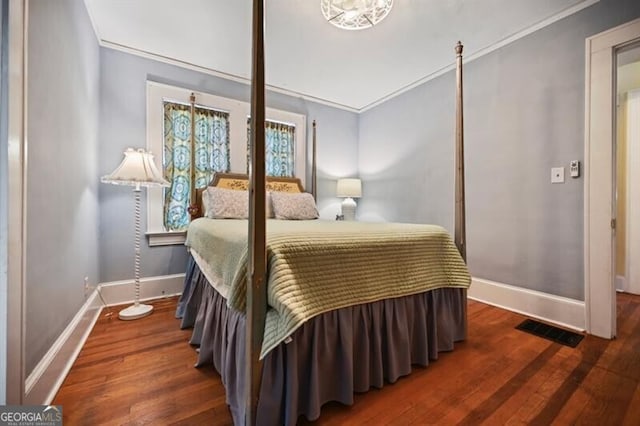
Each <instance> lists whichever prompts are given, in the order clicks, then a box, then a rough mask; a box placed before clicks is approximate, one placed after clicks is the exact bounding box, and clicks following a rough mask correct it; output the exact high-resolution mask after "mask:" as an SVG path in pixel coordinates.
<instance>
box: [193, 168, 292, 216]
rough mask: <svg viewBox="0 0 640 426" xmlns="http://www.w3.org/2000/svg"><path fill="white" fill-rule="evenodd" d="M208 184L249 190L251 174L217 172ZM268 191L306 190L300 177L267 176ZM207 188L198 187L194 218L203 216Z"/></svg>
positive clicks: (290, 191)
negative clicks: (203, 199)
mask: <svg viewBox="0 0 640 426" xmlns="http://www.w3.org/2000/svg"><path fill="white" fill-rule="evenodd" d="M208 186H216V187H218V188H224V189H235V190H238V191H247V190H248V189H249V176H248V175H245V174H241V173H215V174H214V175H213V179H212V180H211V182H210V183H209V185H208ZM266 187H267V191H274V192H275V191H277V192H289V193H300V192H304V188H303V187H302V182H300V179H298V178H289V177H273V176H267V183H266ZM205 189H206V188H200V189H196V203H197V208H198V212H197V213H196V214H194V215H193V218H194V219H195V218H198V217H202V216H203V213H204V208H203V206H202V191H204V190H205Z"/></svg>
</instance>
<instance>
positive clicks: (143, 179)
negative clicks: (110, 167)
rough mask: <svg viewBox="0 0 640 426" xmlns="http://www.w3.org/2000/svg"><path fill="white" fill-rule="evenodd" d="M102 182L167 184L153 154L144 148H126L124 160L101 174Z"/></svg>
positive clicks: (141, 184) (133, 184) (142, 184)
mask: <svg viewBox="0 0 640 426" xmlns="http://www.w3.org/2000/svg"><path fill="white" fill-rule="evenodd" d="M100 180H101V181H102V182H104V183H112V184H114V185H127V186H136V187H139V186H169V182H167V181H166V180H165V179H164V177H163V176H162V173H160V171H159V170H158V168H157V167H156V165H155V163H154V161H153V154H151V153H150V152H147V151H145V150H144V149H137V150H135V149H133V148H127V150H126V151H125V152H124V160H122V163H120V165H119V166H118V167H117V168H116V169H115V170H114V171H113V172H112V173H111V174H108V175H105V176H102V178H101V179H100Z"/></svg>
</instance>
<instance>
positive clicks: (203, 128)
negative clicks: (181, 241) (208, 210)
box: [162, 101, 229, 231]
mask: <svg viewBox="0 0 640 426" xmlns="http://www.w3.org/2000/svg"><path fill="white" fill-rule="evenodd" d="M163 105H164V123H163V124H164V126H163V127H164V132H163V133H164V156H163V160H162V167H163V172H164V177H165V179H167V180H168V181H169V183H170V184H171V186H170V187H169V188H165V190H164V211H163V224H164V228H165V229H166V230H168V231H183V230H185V229H186V228H187V226H188V225H189V211H188V208H189V205H190V202H191V200H190V194H191V191H190V190H191V178H192V168H195V170H193V177H194V178H195V188H202V187H205V186H207V184H208V183H209V182H211V179H212V178H213V173H214V172H228V171H229V114H228V113H227V112H224V111H217V110H214V109H209V108H205V107H200V106H194V109H193V113H192V111H191V105H184V104H179V103H175V102H170V101H165V102H164V103H163ZM192 114H193V116H192ZM192 126H193V129H194V133H193V134H194V137H193V141H192V140H191V130H192ZM192 143H193V149H194V152H192ZM192 160H193V162H194V164H191V163H192Z"/></svg>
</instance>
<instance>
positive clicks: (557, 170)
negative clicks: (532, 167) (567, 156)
mask: <svg viewBox="0 0 640 426" xmlns="http://www.w3.org/2000/svg"><path fill="white" fill-rule="evenodd" d="M551 183H564V167H553V168H551Z"/></svg>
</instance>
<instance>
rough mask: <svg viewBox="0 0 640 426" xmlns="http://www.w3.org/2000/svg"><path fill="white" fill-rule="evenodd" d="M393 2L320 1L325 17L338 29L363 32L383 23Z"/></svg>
mask: <svg viewBox="0 0 640 426" xmlns="http://www.w3.org/2000/svg"><path fill="white" fill-rule="evenodd" d="M392 7H393V0H320V8H321V9H322V14H323V15H324V17H325V18H326V19H327V21H329V22H330V23H332V24H333V25H335V26H336V27H338V28H342V29H345V30H361V29H364V28H370V27H373V26H374V25H376V24H377V23H378V22H380V21H382V20H383V19H384V18H385V17H386V16H387V15H388V14H389V11H390V10H391V8H392Z"/></svg>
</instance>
